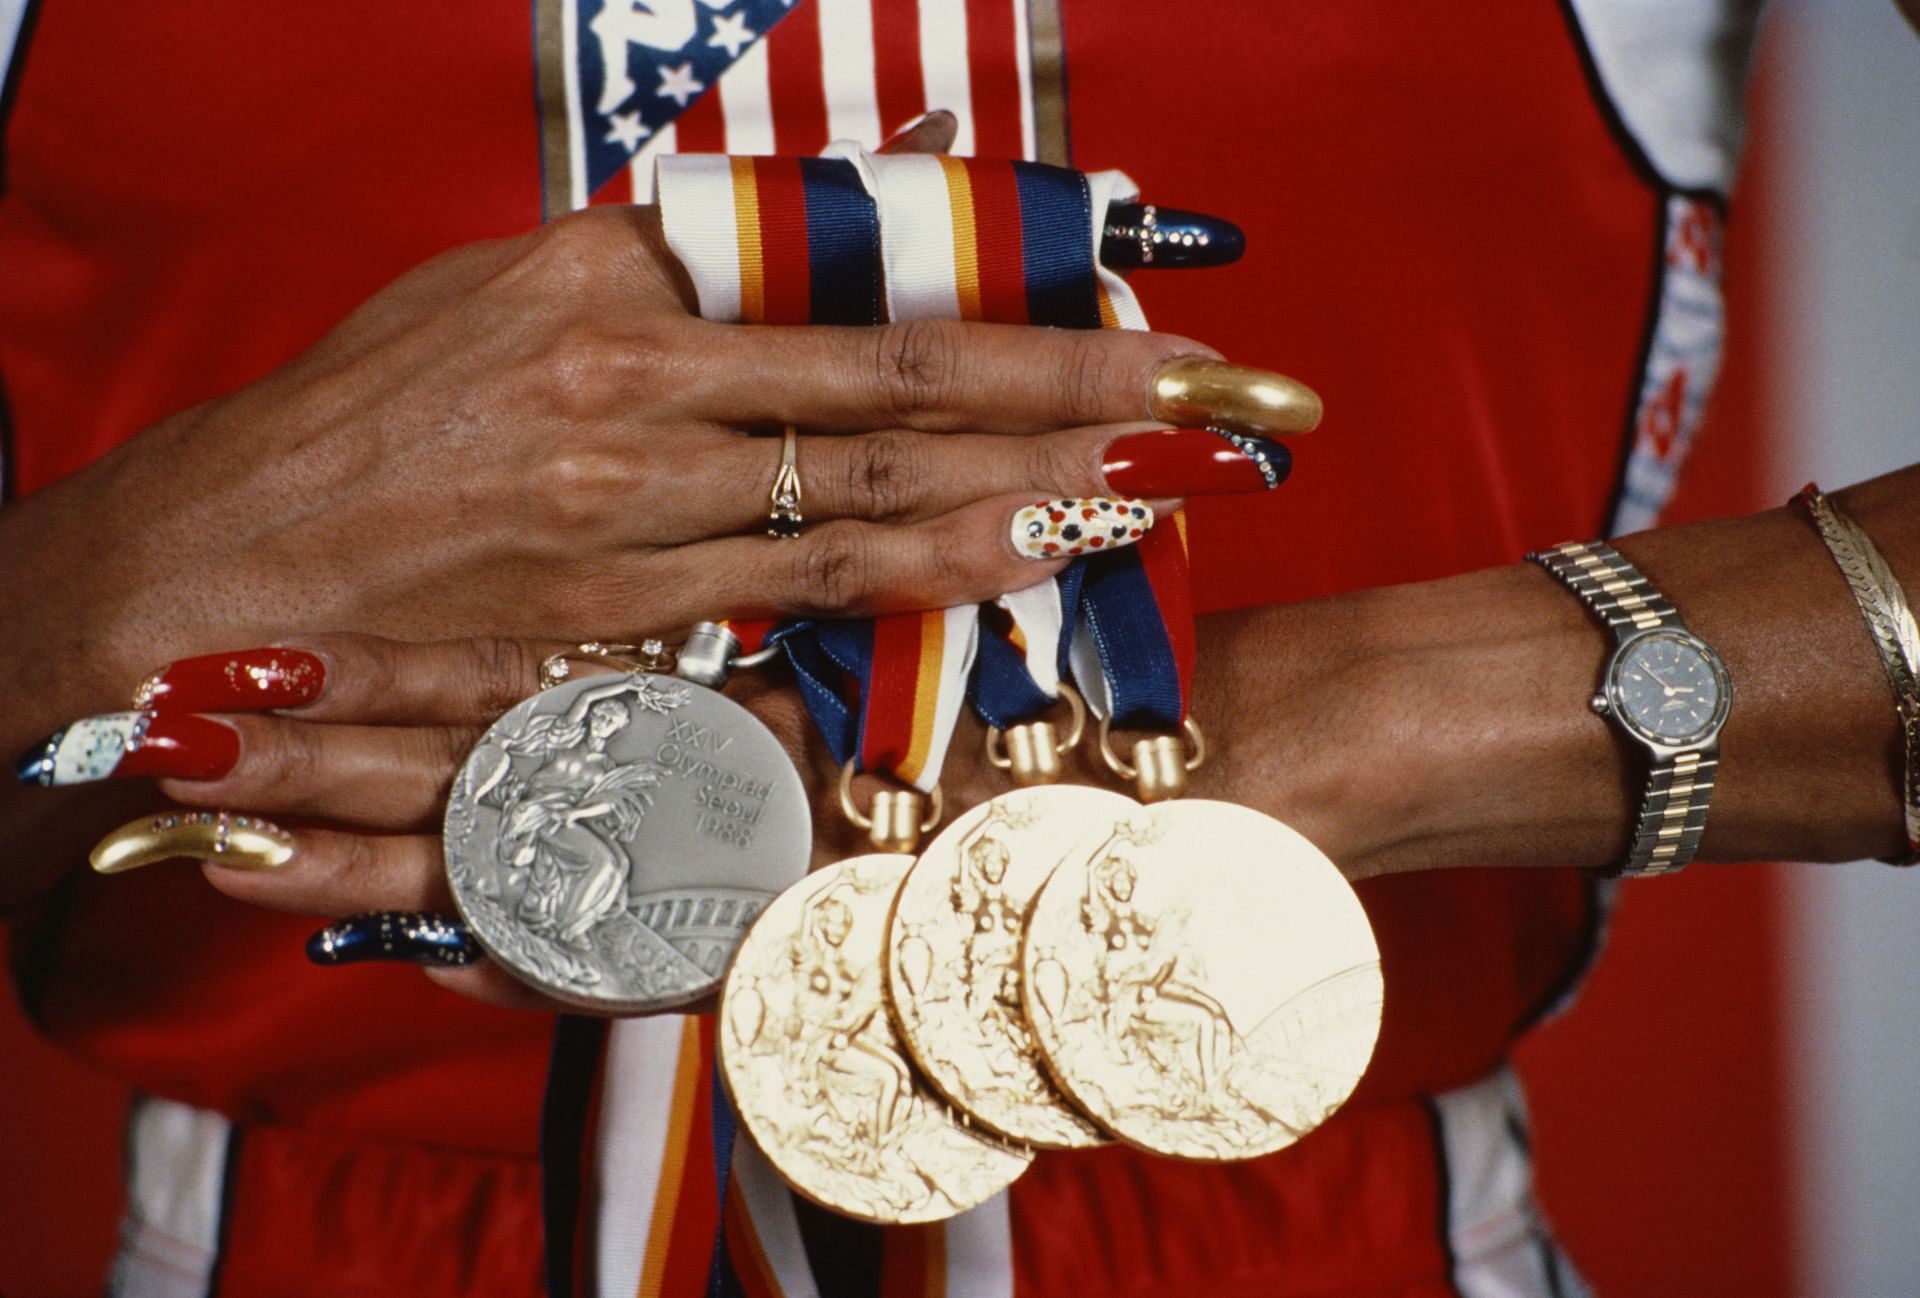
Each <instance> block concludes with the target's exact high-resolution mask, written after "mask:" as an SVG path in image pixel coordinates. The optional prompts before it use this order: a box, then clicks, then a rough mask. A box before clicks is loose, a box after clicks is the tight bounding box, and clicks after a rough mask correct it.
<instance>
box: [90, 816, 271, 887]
mask: <svg viewBox="0 0 1920 1298" xmlns="http://www.w3.org/2000/svg"><path fill="white" fill-rule="evenodd" d="M183 856H189V857H192V858H194V859H195V860H199V861H213V862H215V863H217V864H219V865H224V866H229V867H231V868H233V869H238V870H275V869H278V868H279V867H281V866H283V865H285V864H286V863H287V862H288V861H290V860H292V859H293V835H292V834H289V833H288V832H287V831H286V830H284V829H282V828H280V826H278V825H276V824H273V823H272V822H270V821H265V820H262V819H260V818H259V817H258V816H236V815H233V814H232V813H231V812H226V811H168V812H163V813H161V814H159V815H156V816H142V817H141V818H140V819H138V820H133V821H128V822H127V823H126V824H124V825H122V826H120V828H118V829H116V830H114V831H113V832H112V833H111V834H108V835H107V836H106V837H105V838H103V839H101V840H100V841H99V842H97V843H95V844H94V845H93V850H92V851H91V852H89V853H87V863H88V864H90V865H91V866H93V868H94V870H95V872H97V873H99V874H122V873H125V872H126V871H128V870H137V869H139V868H140V867H141V866H143V865H152V864H153V863H154V862H156V861H171V860H175V859H177V858H179V857H183Z"/></svg>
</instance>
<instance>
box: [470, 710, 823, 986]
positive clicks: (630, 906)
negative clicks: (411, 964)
mask: <svg viewBox="0 0 1920 1298" xmlns="http://www.w3.org/2000/svg"><path fill="white" fill-rule="evenodd" d="M810 842H811V820H810V818H809V817H808V815H807V810H806V800H805V796H804V793H803V792H802V790H801V788H800V782H799V776H798V775H797V774H796V773H795V772H794V770H793V767H792V763H791V762H790V761H788V759H787V757H786V754H785V752H784V751H783V750H782V749H781V748H780V745H779V743H778V741H776V740H775V739H774V738H773V736H772V735H771V734H769V733H768V732H767V731H766V729H765V727H763V726H761V725H760V723H759V722H758V721H757V720H755V719H754V718H753V717H752V715H751V714H750V713H748V712H746V710H745V709H743V708H741V707H740V706H739V705H737V704H735V703H732V702H730V701H729V700H727V699H725V698H723V697H722V696H720V695H719V694H716V693H714V692H713V691H711V690H707V689H703V688H700V687H698V686H694V685H691V684H689V683H687V682H684V681H679V680H675V679H673V678H671V677H663V676H654V675H650V674H647V673H641V672H635V673H630V674H626V675H622V676H600V677H589V678H586V679H582V680H576V681H570V682H568V683H566V684H564V685H560V686H557V687H556V688H554V689H550V690H546V691H543V692H542V693H540V694H537V695H535V696H534V697H533V698H531V699H528V700H526V701H525V702H523V703H521V704H520V705H519V706H517V707H515V708H514V709H513V710H512V711H510V712H508V713H507V714H506V715H505V716H504V717H502V718H501V719H500V720H499V721H498V722H496V723H495V724H494V726H493V728H492V729H491V730H489V731H488V732H487V735H486V737H485V738H483V739H482V740H481V742H480V744H479V745H478V746H477V747H476V748H475V749H474V751H473V753H472V754H471V755H470V756H469V757H468V759H467V762H466V765H465V766H464V767H463V768H462V770H461V772H460V774H459V776H458V777H457V778H456V780H455V781H454V787H453V792H452V796H451V797H450V798H449V801H448V806H447V817H446V824H445V846H446V855H447V875H448V878H449V880H450V881H451V882H452V885H453V891H454V897H455V900H456V902H457V903H458V904H459V907H460V910H461V913H462V915H463V916H464V917H465V918H466V920H467V922H468V924H469V925H470V926H471V927H472V929H473V931H474V933H475V936H476V937H478V938H479V940H480V941H481V942H482V943H483V944H484V945H485V946H486V947H487V949H488V951H489V952H490V953H491V954H492V955H493V956H494V957H495V958H496V959H497V960H499V961H500V962H501V963H502V964H504V965H506V966H507V968H509V969H510V970H512V971H513V972H514V973H515V974H516V975H518V976H519V977H520V978H522V979H523V980H524V981H526V982H528V983H530V984H532V985H533V986H535V987H538V988H540V989H541V990H543V991H546V992H548V993H550V994H552V995H553V996H555V997H557V998H558V999H561V1000H565V1001H568V1002H571V1003H573V1004H577V1005H581V1006H583V1007H585V1008H592V1009H600V1010H607V1011H612V1012H631V1013H638V1012H646V1011H649V1010H655V1009H666V1008H671V1007H673V1006H677V1005H682V1004H685V1003H687V1002H689V1001H691V1000H695V999H698V998H699V997H700V996H702V995H705V994H707V993H708V992H710V991H711V990H712V989H713V987H714V986H715V985H716V984H717V982H718V978H719V974H720V971H721V969H722V968H723V967H724V965H725V962H726V959H727V958H728V956H730V955H731V953H732V951H733V948H734V947H735V946H736V945H737V944H738V942H739V938H740V936H741V935H742V934H744V932H745V931H746V927H747V925H748V924H749V923H750V922H751V921H752V919H753V917H754V916H755V915H756V914H758V913H759V911H760V909H761V907H763V906H764V905H765V904H766V902H767V901H768V900H770V899H771V898H772V896H773V895H774V894H775V893H776V892H777V891H778V890H779V888H780V887H782V886H784V884H786V883H787V882H789V881H791V880H792V879H794V878H797V877H799V876H800V875H801V874H802V873H804V871H805V866H806V859H807V855H808V851H809V848H810Z"/></svg>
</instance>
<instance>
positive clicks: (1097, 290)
mask: <svg viewBox="0 0 1920 1298" xmlns="http://www.w3.org/2000/svg"><path fill="white" fill-rule="evenodd" d="M829 154H830V155H831V156H828V157H825V158H819V159H813V158H799V159H791V158H726V157H710V156H682V155H675V156H667V157H662V158H661V159H659V161H658V163H657V179H656V191H655V192H656V193H657V194H658V195H659V203H660V209H661V214H662V221H663V227H664V229H665V232H666V237H667V241H668V244H669V246H670V247H671V248H672V249H673V251H674V253H675V254H676V255H677V256H678V257H679V258H680V260H681V262H682V264H683V265H684V266H685V267H686V269H687V271H688V274H689V275H690V276H691V278H692V279H693V282H694V286H695V289H696V292H697V294H698V297H699V302H700V310H701V314H702V315H703V316H704V317H706V318H707V319H709V320H716V321H734V322H746V323H762V324H803V323H818V324H825V323H831V324H878V323H882V322H883V321H885V320H889V319H890V320H894V321H905V320H912V319H928V318H946V319H956V318H957V319H963V320H985V321H998V322H1004V323H1012V324H1038V325H1051V326H1056V327H1068V328H1099V327H1107V328H1142V327H1144V326H1145V323H1146V321H1145V317H1144V316H1143V315H1142V313H1141V311H1140V309H1139V306H1138V304H1137V302H1136V301H1135V299H1134V297H1133V294H1132V292H1131V290H1130V289H1129V288H1128V287H1127V285H1126V283H1125V281H1123V280H1121V279H1120V278H1119V277H1118V276H1116V275H1114V274H1113V273H1112V272H1110V271H1107V270H1106V269H1105V268H1103V267H1101V266H1100V264H1099V259H1098V256H1097V250H1098V247H1099V243H1098V241H1099V238H1100V235H1101V228H1100V227H1101V224H1102V220H1103V218H1104V215H1105V213H1106V209H1107V206H1108V204H1109V203H1111V202H1113V201H1116V200H1117V199H1121V198H1128V199H1130V198H1132V197H1133V196H1134V190H1133V187H1132V185H1131V182H1129V181H1127V179H1126V178H1125V177H1124V176H1121V175H1120V174H1119V173H1116V172H1107V173H1101V174H1099V175H1096V176H1091V177H1090V176H1087V175H1084V174H1082V173H1080V172H1077V171H1071V170H1068V169H1065V168H1059V167H1050V166H1044V165H1042V164H1038V163H1028V162H1006V161H995V160H976V159H958V158H942V157H927V156H923V155H922V156H916V155H900V156H894V155H884V156H883V155H875V154H870V153H867V152H865V151H864V150H860V149H858V148H856V147H852V146H845V145H836V146H835V147H834V149H832V150H829ZM883 265H884V268H885V275H884V283H885V300H884V302H883V301H882V298H881V291H880V285H881V283H882V275H881V267H882V266H883ZM1185 578H1186V548H1185V539H1184V521H1183V520H1180V519H1179V517H1178V515H1176V516H1175V521H1174V525H1173V526H1167V527H1161V528H1158V529H1156V530H1155V531H1153V532H1150V533H1149V534H1148V535H1147V536H1146V537H1145V538H1144V539H1143V541H1142V542H1141V543H1140V544H1139V545H1137V546H1135V547H1133V548H1132V549H1131V550H1127V551H1114V552H1110V553H1107V554H1101V555H1096V556H1092V557H1091V558H1087V559H1081V560H1077V561H1076V562H1075V563H1073V564H1072V565H1070V566H1069V567H1068V568H1067V569H1066V570H1065V571H1064V572H1063V573H1062V574H1061V576H1060V577H1059V578H1056V579H1053V580H1050V581H1047V582H1044V583H1041V584H1039V585H1037V586H1035V587H1034V588H1032V589H1030V590H1026V591H1020V592H1015V593H1014V594H1011V595H1008V596H1005V597H1003V598H1002V599H1001V600H999V601H997V604H996V613H995V615H994V616H993V617H992V618H991V619H989V620H990V622H991V625H990V626H989V627H988V634H986V635H984V636H982V635H981V634H980V630H981V624H982V619H981V614H980V608H979V606H975V605H967V606H962V607H958V608H950V609H943V610H937V611H931V612H924V613H912V614H900V615H895V616H890V617H883V618H878V619H875V620H872V621H793V622H787V623H784V624H781V625H779V626H777V627H775V628H773V629H772V630H771V631H768V630H767V629H766V626H765V624H764V623H748V622H742V623H739V624H736V625H735V627H734V631H735V634H736V635H740V637H741V639H742V642H743V646H745V647H746V648H747V651H748V652H751V649H752V648H753V647H755V646H757V643H758V642H759V641H760V640H761V638H762V637H763V636H764V638H765V641H766V643H769V644H778V645H780V647H781V648H782V649H783V651H784V652H785V653H786V655H787V658H788V661H789V662H790V663H791V664H792V666H793V668H794V671H795V675H796V678H797V680H798V682H799V686H800V690H801V695H802V698H803V700H804V701H805V703H806V705H807V708H808V711H809V713H810V714H811V716H812V717H813V720H814V722H815V725H816V726H817V728H818V729H819V731H820V733H821V735H822V737H823V738H824V739H825V741H826V743H827V745H828V747H829V749H830V750H831V751H832V752H833V754H834V756H835V758H836V759H837V760H839V761H842V762H845V761H847V760H849V759H850V758H851V759H854V760H855V761H856V764H857V765H858V767H859V768H860V769H862V770H867V771H884V772H889V773H891V774H893V775H894V776H895V777H897V778H899V779H901V780H903V781H906V782H908V783H910V784H912V785H914V786H915V787H917V788H919V789H921V790H923V791H928V790H931V789H932V788H934V787H935V786H936V785H937V784H938V782H939V776H940V767H941V764H942V761H943V760H944V757H945V754H946V750H947V746H948V744H949V742H950V741H951V738H952V734H953V728H954V725H955V724H956V723H957V721H958V718H959V712H960V706H961V703H962V701H963V699H965V698H968V697H970V698H971V701H972V703H973V705H974V707H975V709H976V710H977V711H979V712H980V714H981V715H982V716H983V717H985V718H986V719H987V720H988V721H989V722H990V723H992V724H995V725H1000V726H1003V727H1004V726H1006V725H1009V724H1013V723H1015V722H1018V721H1020V720H1024V719H1026V718H1028V717H1031V716H1034V715H1037V714H1038V713H1040V712H1042V711H1045V710H1046V709H1047V708H1048V707H1049V706H1051V704H1052V702H1053V701H1054V699H1055V698H1057V695H1058V688H1059V683H1060V680H1061V678H1062V675H1063V673H1064V672H1065V670H1066V668H1067V663H1068V658H1069V651H1070V649H1071V648H1072V647H1073V646H1075V645H1077V643H1078V642H1079V641H1082V640H1085V641H1087V642H1088V643H1089V644H1090V645H1091V646H1093V649H1092V653H1093V655H1094V658H1095V659H1097V661H1098V663H1099V665H1100V666H1099V669H1098V670H1097V671H1096V672H1095V675H1096V677H1098V679H1100V680H1102V681H1103V682H1111V684H1112V689H1111V690H1107V689H1104V688H1103V689H1102V690H1101V691H1100V694H1099V697H1100V698H1101V699H1102V700H1103V701H1105V700H1106V699H1108V698H1109V697H1111V699H1112V700H1113V701H1114V705H1115V708H1116V711H1117V712H1118V715H1119V716H1120V717H1121V718H1122V719H1128V718H1134V717H1144V718H1147V719H1149V720H1152V721H1154V722H1156V723H1158V722H1160V721H1161V719H1162V718H1163V717H1164V718H1165V719H1166V720H1167V721H1168V722H1169V723H1170V724H1178V722H1179V720H1180V719H1182V718H1183V717H1184V716H1185V710H1186V698H1187V682H1188V680H1189V678H1190V676H1191V671H1192V661H1193V650H1192V628H1191V619H1192V614H1191V608H1190V605H1189V602H1188V600H1187V595H1186V585H1185ZM1074 652H1076V653H1077V652H1078V650H1077V649H1075V650H1074ZM976 655H977V658H978V664H977V670H976V669H975V668H976ZM1083 679H1084V678H1083ZM712 1110H713V1121H712V1125H711V1127H710V1131H711V1134H712V1137H713V1146H714V1151H713V1152H714V1154H715V1157H716V1159H717V1160H721V1161H720V1162H719V1166H721V1167H725V1166H726V1162H725V1160H726V1158H727V1155H728V1153H729V1152H730V1146H731V1141H730V1136H731V1133H732V1130H733V1115H732V1112H731V1109H730V1107H729V1106H728V1105H727V1103H726V1100H725V1097H724V1095H723V1094H722V1092H721V1091H720V1089H719V1086H718V1079H717V1078H716V1079H715V1082H714V1091H713V1096H712ZM723 1145H724V1146H727V1148H723ZM717 1179H718V1189H719V1193H720V1211H721V1220H722V1221H723V1222H724V1221H725V1220H726V1218H727V1216H728V1215H729V1214H728V1211H727V1209H728V1199H729V1196H728V1193H727V1181H726V1179H725V1173H724V1172H722V1173H721V1174H720V1177H719V1178H717ZM735 1185H736V1189H735V1192H734V1197H736V1198H737V1197H738V1196H739V1195H740V1190H739V1188H738V1185H739V1183H738V1181H736V1183H735ZM689 1188H691V1187H689ZM743 1215H751V1214H743ZM746 1224H748V1225H751V1223H750V1222H749V1223H746ZM737 1233H738V1232H723V1236H722V1238H721V1239H717V1240H716V1241H715V1245H714V1251H713V1255H712V1258H711V1260H710V1265H709V1271H708V1277H709V1278H708V1292H709V1293H710V1294H713V1295H716V1298H718V1296H720V1295H731V1294H734V1293H737V1292H739V1284H740V1281H739V1278H738V1276H737V1275H736V1273H735V1269H734V1266H733V1264H732V1261H731V1259H730V1258H729V1256H728V1252H727V1246H726V1243H725V1238H726V1237H727V1236H729V1235H733V1234H737Z"/></svg>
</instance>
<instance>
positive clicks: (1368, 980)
mask: <svg viewBox="0 0 1920 1298" xmlns="http://www.w3.org/2000/svg"><path fill="white" fill-rule="evenodd" d="M1022 966H1023V968H1024V970H1025V975H1026V984H1027V1001H1026V1006H1027V1010H1028V1013H1029V1019H1030V1022H1031V1023H1032V1026H1033V1030H1034V1034H1035V1037H1036V1039H1037V1040H1038V1042H1039V1044H1040V1048H1041V1050H1042V1051H1043V1052H1044V1055H1045V1057H1046V1060H1047V1064H1048V1066H1049V1068H1050V1070H1051V1071H1052V1073H1053V1074H1054V1076H1055V1078H1056V1079H1057V1080H1058V1081H1059V1083H1060V1085H1061V1087H1062V1089H1063V1090H1065V1091H1066V1093H1067V1094H1068V1095H1069V1096H1071V1097H1072V1098H1073V1099H1074V1101H1075V1102H1076V1103H1078V1104H1079V1105H1080V1106H1081V1107H1082V1108H1084V1109H1086V1110H1087V1112H1088V1113H1090V1114H1092V1115H1093V1116H1094V1118H1095V1119H1096V1120H1097V1121H1099V1123H1100V1124H1101V1125H1102V1126H1104V1127H1106V1128H1107V1129H1109V1130H1111V1131H1113V1132H1114V1133H1115V1134H1117V1135H1119V1136H1120V1137H1122V1138H1123V1139H1125V1140H1127V1141H1128V1142H1130V1143H1132V1144H1136V1145H1140V1146H1142V1147H1143V1148H1146V1149H1150V1150H1153V1151H1155V1152H1157V1153H1162V1154H1168V1155H1171V1156H1174V1157H1180V1158H1191V1159H1198V1160H1203V1161H1225V1160H1229V1159H1238V1158H1251V1157H1256V1156H1258V1155H1261V1154H1266V1153H1271V1152H1273V1151H1274V1150H1277V1149H1281V1148H1284V1147H1285V1146H1287V1145H1289V1144H1291V1143H1292V1142H1293V1141H1295V1140H1297V1139H1298V1138H1299V1137H1301V1136H1303V1135H1305V1134H1306V1133H1307V1132H1309V1131H1311V1130H1312V1129H1313V1128H1314V1127H1316V1126H1318V1125H1319V1124H1320V1123H1321V1122H1323V1121H1325V1120H1326V1119H1327V1117H1329V1116H1330V1115H1331V1114H1332V1113H1333V1112H1334V1110H1336V1109H1337V1108H1338V1107H1339V1106H1340V1105H1341V1104H1342V1103H1343V1102H1344V1101H1345V1100H1346V1098H1347V1096H1348V1095H1350V1094H1351V1093H1352V1092H1353V1088H1354V1087H1355V1085H1357V1084H1358V1082H1359V1079H1360V1074H1361V1073H1362V1072H1363V1071H1364V1070H1365V1068H1366V1064H1367V1061H1368V1059H1369V1058H1370V1057H1371V1055H1372V1052H1373V1045H1374V1042H1375V1040H1376V1038H1377V1037H1378V1035H1379V1026H1380V1012H1381V1003H1382V1002H1381V992H1382V989H1381V981H1380V963H1379V950H1378V948H1377V946H1376V945H1375V944H1374V939H1373V934H1372V930H1371V928H1370V927H1369V925H1368V923H1367V919H1366V915H1365V912H1364V911H1362V909H1361V907H1360V903H1359V900H1358V898H1357V897H1355V896H1354V894H1353V891H1352V889H1351V888H1350V887H1348V885H1347V883H1346V881H1345V880H1344V879H1343V878H1342V877H1341V876H1340V873H1339V871H1338V869H1337V868H1335V867H1334V865H1333V863H1332V862H1331V861H1328V860H1327V859H1326V857H1325V856H1323V855H1322V854H1321V853H1320V852H1319V851H1318V850H1317V849H1316V848H1314V846H1313V845H1312V844H1311V843H1309V842H1308V841H1307V840H1306V839H1304V838H1302V837H1301V836H1300V835H1298V834H1297V833H1295V832H1294V831H1292V830H1291V829H1289V828H1287V827H1286V826H1285V825H1283V824H1281V823H1280V822H1279V821H1277V820H1274V819H1272V818H1271V817H1268V816H1265V815H1262V814H1261V813H1259V812H1256V811H1252V810H1250V809H1248V808H1245V807H1238V806H1234V805H1233V804H1230V803H1223V802H1209V801H1205V800H1201V799H1193V800H1188V801H1181V802H1171V803H1167V804H1164V805H1161V806H1158V807H1154V808H1152V809H1150V810H1143V811H1141V812H1138V813H1136V814H1135V815H1133V816H1132V817H1130V818H1128V819H1124V820H1119V821H1113V822H1110V823H1109V825H1108V827H1107V829H1106V831H1105V833H1104V834H1103V835H1101V836H1100V837H1099V838H1098V839H1096V840H1094V841H1093V842H1092V843H1091V844H1083V845H1082V847H1081V849H1080V850H1079V851H1078V852H1076V853H1075V854H1074V856H1072V857H1069V858H1068V859H1067V860H1066V861H1064V862H1063V863H1062V864H1061V866H1060V868H1059V869H1058V870H1057V871H1055V873H1054V875H1053V876H1052V878H1051V879H1049V880H1048V882H1047V884H1046V885H1045V887H1044V888H1042V889H1041V892H1040V895H1039V897H1038V898H1037V899H1036V901H1035V903H1034V908H1033V913H1032V914H1031V915H1030V916H1029V918H1028V934H1027V944H1026V947H1025V949H1024V951H1023V952H1022Z"/></svg>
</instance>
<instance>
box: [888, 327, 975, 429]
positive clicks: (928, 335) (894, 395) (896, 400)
mask: <svg viewBox="0 0 1920 1298" xmlns="http://www.w3.org/2000/svg"><path fill="white" fill-rule="evenodd" d="M962 356H963V352H962V349H961V346H960V336H959V334H958V333H957V332H956V331H955V329H954V328H953V325H952V323H951V322H950V321H945V320H909V321H907V322H906V323H904V324H897V325H887V326H885V327H883V328H881V329H878V330H876V331H875V335H874V356H873V368H874V383H875V387H876V390H877V392H878V393H879V396H880V399H881V402H882V403H883V409H885V410H886V411H888V412H889V413H891V414H893V415H895V416H898V417H900V418H902V419H906V418H909V417H912V416H916V415H925V414H931V413H934V412H937V411H939V410H940V409H942V408H943V407H944V406H946V405H947V403H948V402H949V401H950V399H951V397H952V394H953V392H954V390H955V388H956V387H957V384H958V380H959V376H960V369H961V365H962Z"/></svg>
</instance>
